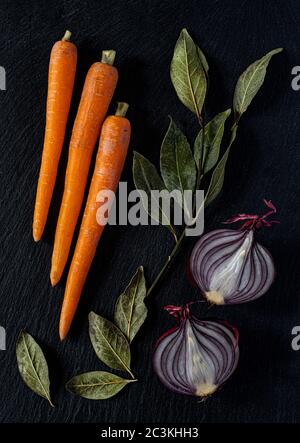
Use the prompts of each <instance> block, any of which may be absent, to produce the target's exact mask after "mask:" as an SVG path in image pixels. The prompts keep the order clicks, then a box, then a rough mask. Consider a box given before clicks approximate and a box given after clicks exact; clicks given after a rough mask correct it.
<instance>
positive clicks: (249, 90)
mask: <svg viewBox="0 0 300 443" xmlns="http://www.w3.org/2000/svg"><path fill="white" fill-rule="evenodd" d="M281 51H282V48H277V49H273V51H270V52H269V53H268V54H266V55H265V56H264V57H262V58H261V59H259V60H257V61H255V62H254V63H252V64H251V65H250V66H248V68H247V69H246V70H245V71H244V72H243V74H242V75H241V76H240V78H239V79H238V82H237V84H236V87H235V91H234V97H233V108H234V113H235V119H236V121H237V120H238V118H239V117H240V116H241V115H242V114H243V113H244V112H245V111H246V109H247V108H248V106H249V105H250V103H251V101H252V100H253V98H254V97H255V95H256V94H257V92H258V90H259V89H260V87H261V85H262V84H263V82H264V79H265V75H266V69H267V67H268V64H269V62H270V60H271V58H272V57H273V55H275V54H278V53H279V52H281Z"/></svg>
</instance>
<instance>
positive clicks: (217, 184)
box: [205, 125, 237, 206]
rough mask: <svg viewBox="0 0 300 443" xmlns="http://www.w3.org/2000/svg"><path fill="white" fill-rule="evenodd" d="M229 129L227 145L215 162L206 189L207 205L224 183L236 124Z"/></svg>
mask: <svg viewBox="0 0 300 443" xmlns="http://www.w3.org/2000/svg"><path fill="white" fill-rule="evenodd" d="M231 131H232V132H231V139H230V143H229V146H228V148H227V149H226V151H225V153H224V154H223V157H222V158H221V160H220V161H219V163H218V164H217V166H216V167H215V169H214V171H213V173H212V176H211V180H210V184H209V188H208V190H207V193H206V197H205V206H208V205H209V204H210V203H211V202H212V201H213V200H214V199H215V198H216V197H217V196H218V194H219V193H220V192H221V190H222V187H223V184H224V176H225V168H226V163H227V160H228V156H229V152H230V148H231V146H232V143H233V142H234V140H235V138H236V132H237V125H234V126H233V128H232V130H231Z"/></svg>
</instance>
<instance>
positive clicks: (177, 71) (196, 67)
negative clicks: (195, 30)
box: [170, 29, 208, 120]
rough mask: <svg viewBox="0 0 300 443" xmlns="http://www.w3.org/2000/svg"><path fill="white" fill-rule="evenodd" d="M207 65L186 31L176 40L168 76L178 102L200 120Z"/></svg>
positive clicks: (205, 88)
mask: <svg viewBox="0 0 300 443" xmlns="http://www.w3.org/2000/svg"><path fill="white" fill-rule="evenodd" d="M207 72H208V64H207V61H206V59H205V56H204V54H203V53H202V51H201V50H200V48H199V47H198V46H197V45H196V44H195V43H194V41H193V39H192V38H191V36H190V35H189V33H188V32H187V30H186V29H183V30H182V31H181V33H180V36H179V38H178V40H177V43H176V46H175V49H174V54H173V59H172V62H171V68H170V75H171V80H172V83H173V86H174V88H175V91H176V93H177V95H178V98H179V99H180V101H181V102H182V103H183V104H184V105H185V106H186V107H187V108H188V109H190V111H192V112H194V113H195V114H196V115H197V117H198V119H199V120H200V119H201V111H202V107H203V104H204V101H205V96H206V91H207Z"/></svg>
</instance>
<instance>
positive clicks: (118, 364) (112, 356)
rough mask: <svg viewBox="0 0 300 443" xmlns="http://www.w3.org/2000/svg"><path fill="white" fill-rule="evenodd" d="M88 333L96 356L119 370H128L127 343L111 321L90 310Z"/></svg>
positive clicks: (128, 352) (128, 350) (128, 353)
mask: <svg viewBox="0 0 300 443" xmlns="http://www.w3.org/2000/svg"><path fill="white" fill-rule="evenodd" d="M89 334H90V339H91V342H92V345H93V348H94V350H95V352H96V354H97V357H98V358H99V359H100V360H101V361H103V363H105V364H106V365H107V366H109V367H110V368H113V369H119V370H121V371H125V372H128V373H129V374H131V371H130V347H129V343H128V341H127V339H126V337H125V336H124V334H123V333H122V332H121V331H120V329H119V328H118V327H117V326H115V325H114V324H113V323H112V322H110V321H109V320H107V319H106V318H104V317H101V316H100V315H97V314H95V313H94V312H90V314H89Z"/></svg>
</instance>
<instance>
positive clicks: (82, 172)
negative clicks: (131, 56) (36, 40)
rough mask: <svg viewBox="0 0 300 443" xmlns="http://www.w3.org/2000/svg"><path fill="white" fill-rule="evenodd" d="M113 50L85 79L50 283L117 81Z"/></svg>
mask: <svg viewBox="0 0 300 443" xmlns="http://www.w3.org/2000/svg"><path fill="white" fill-rule="evenodd" d="M114 58H115V51H103V53H102V60H101V62H97V63H94V64H93V65H92V66H91V67H90V69H89V71H88V73H87V76H86V79H85V83H84V87H83V91H82V95H81V99H80V104H79V108H78V112H77V115H76V119H75V123H74V127H73V131H72V137H71V141H70V147H69V158H68V165H67V172H66V178H65V186H64V194H63V199H62V203H61V207H60V212H59V218H58V222H57V227H56V233H55V240H54V249H53V255H52V266H51V274H50V279H51V284H52V286H54V285H56V284H57V283H58V281H59V280H60V278H61V276H62V273H63V270H64V267H65V265H66V262H67V259H68V255H69V251H70V246H71V242H72V238H73V234H74V230H75V227H76V223H77V220H78V216H79V212H80V209H81V205H82V201H83V197H84V190H85V186H86V181H87V177H88V172H89V167H90V163H91V157H92V153H93V150H94V147H95V144H96V141H97V138H98V137H99V134H100V129H101V126H102V123H103V120H104V118H105V114H106V112H107V109H108V106H109V104H110V101H111V98H112V96H113V93H114V91H115V88H116V85H117V81H118V71H117V69H116V68H115V67H114V66H112V65H113V62H114Z"/></svg>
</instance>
